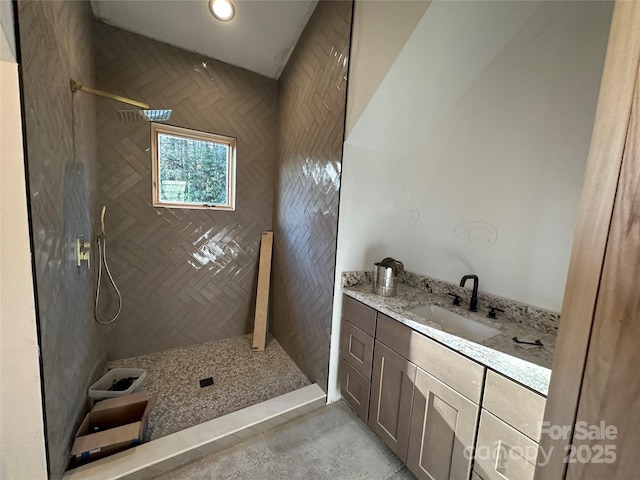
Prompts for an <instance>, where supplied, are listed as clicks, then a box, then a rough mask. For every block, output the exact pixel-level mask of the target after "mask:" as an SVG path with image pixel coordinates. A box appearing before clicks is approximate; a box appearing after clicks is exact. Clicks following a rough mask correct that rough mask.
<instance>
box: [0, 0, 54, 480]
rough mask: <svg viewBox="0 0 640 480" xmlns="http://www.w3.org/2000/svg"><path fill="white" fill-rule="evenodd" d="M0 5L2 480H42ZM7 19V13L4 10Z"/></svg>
mask: <svg viewBox="0 0 640 480" xmlns="http://www.w3.org/2000/svg"><path fill="white" fill-rule="evenodd" d="M5 3H8V2H6V1H5V0H2V1H1V2H0V9H1V12H0V14H1V15H2V16H0V22H1V23H2V35H0V43H2V44H3V45H0V47H1V48H0V50H1V51H2V54H3V56H2V60H0V138H1V144H2V148H0V182H1V183H0V478H2V479H7V480H23V479H29V480H39V479H45V478H47V466H46V457H45V446H44V428H43V417H42V399H41V396H40V370H39V365H38V343H37V337H36V323H35V305H34V293H33V283H32V277H31V259H30V251H29V229H28V225H27V205H26V195H25V191H26V187H25V171H24V160H23V154H22V125H21V120H20V118H21V117H20V97H19V90H18V65H17V64H16V63H15V50H14V46H13V45H14V44H13V24H12V21H11V18H10V16H9V17H7V10H6V9H5V7H6V5H5ZM9 14H10V10H9Z"/></svg>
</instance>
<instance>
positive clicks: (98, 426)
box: [71, 392, 155, 463]
mask: <svg viewBox="0 0 640 480" xmlns="http://www.w3.org/2000/svg"><path fill="white" fill-rule="evenodd" d="M154 403H155V395H152V394H150V393H149V392H138V393H132V394H130V395H123V396H121V397H116V398H110V399H108V400H102V401H100V402H98V403H96V404H95V405H94V406H93V408H92V409H91V411H90V412H89V413H87V415H86V416H85V417H84V420H83V422H82V424H81V425H80V428H79V429H78V432H77V433H76V439H75V441H74V442H73V447H72V448H71V457H72V459H73V460H74V461H75V462H76V463H85V462H87V461H92V460H97V459H98V458H102V457H106V456H108V455H112V454H114V453H117V452H121V451H122V450H126V449H127V448H131V447H135V446H136V445H139V444H140V443H142V436H143V434H144V429H145V427H146V425H147V418H148V416H149V411H151V409H152V408H153V405H154ZM93 432H95V433H93Z"/></svg>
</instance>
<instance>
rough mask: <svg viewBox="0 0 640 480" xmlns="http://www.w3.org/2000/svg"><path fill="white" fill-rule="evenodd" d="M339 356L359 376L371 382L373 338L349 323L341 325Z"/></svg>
mask: <svg viewBox="0 0 640 480" xmlns="http://www.w3.org/2000/svg"><path fill="white" fill-rule="evenodd" d="M341 342H342V346H341V348H340V351H341V356H342V358H343V359H344V360H346V361H347V362H349V363H350V364H351V366H352V367H353V368H355V369H356V370H357V371H358V372H360V374H362V375H363V376H364V377H366V378H367V380H371V362H372V361H373V337H372V336H370V335H367V334H366V333H364V332H363V331H362V330H360V329H359V328H358V327H354V326H353V325H351V324H350V323H349V322H343V323H342V338H341Z"/></svg>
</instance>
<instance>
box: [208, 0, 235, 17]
mask: <svg viewBox="0 0 640 480" xmlns="http://www.w3.org/2000/svg"><path fill="white" fill-rule="evenodd" d="M209 10H210V11H211V15H213V16H214V17H216V18H217V19H218V20H220V21H221V22H228V21H230V20H231V19H233V17H234V16H235V14H236V9H235V7H234V6H233V3H231V0H209Z"/></svg>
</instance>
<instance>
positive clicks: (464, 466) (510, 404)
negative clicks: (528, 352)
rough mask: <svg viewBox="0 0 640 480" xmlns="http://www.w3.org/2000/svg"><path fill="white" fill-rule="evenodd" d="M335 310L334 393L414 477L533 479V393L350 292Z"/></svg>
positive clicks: (537, 406)
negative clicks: (337, 387)
mask: <svg viewBox="0 0 640 480" xmlns="http://www.w3.org/2000/svg"><path fill="white" fill-rule="evenodd" d="M342 314H343V316H342V319H343V323H342V339H341V360H340V379H341V390H342V394H343V397H344V399H345V401H346V402H347V403H348V404H349V405H350V406H351V407H352V408H353V410H354V411H355V412H356V413H357V414H358V416H360V418H362V419H363V420H364V421H366V422H367V423H368V425H369V426H370V428H371V429H372V430H373V431H374V432H376V434H377V435H378V436H379V437H380V438H381V439H382V440H383V441H384V442H385V443H386V444H387V445H388V446H389V448H391V450H393V452H395V454H396V455H398V457H399V458H400V459H401V460H402V461H403V462H405V463H406V464H407V466H408V468H409V470H411V472H413V474H414V475H415V476H416V477H417V478H419V479H421V480H434V479H435V480H469V478H471V479H472V480H505V479H507V480H530V479H533V473H534V470H535V461H536V452H537V450H538V442H539V441H540V435H541V422H542V417H543V414H544V408H545V401H546V400H545V398H544V397H543V396H541V395H539V394H537V393H535V392H533V391H531V390H529V389H527V388H525V387H523V386H521V385H519V384H518V383H516V382H514V381H512V380H510V379H508V378H506V377H504V376H502V375H499V374H497V373H494V372H492V371H487V370H486V368H485V367H484V366H482V365H480V364H478V363H476V362H474V361H473V360H470V359H469V358H467V357H464V356H463V355H461V354H459V353H457V352H455V351H454V350H451V349H450V348H447V347H445V346H443V345H441V344H439V343H438V342H436V341H434V340H431V339H430V338H428V337H426V336H425V335H422V334H420V333H418V332H416V331H414V330H412V329H411V328H409V327H407V326H406V325H404V324H402V323H400V322H398V321H396V320H394V319H392V318H390V317H388V316H387V315H384V314H383V313H381V312H378V311H376V310H374V309H373V308H370V307H368V306H366V305H364V304H362V303H360V302H358V301H356V300H354V299H352V298H350V297H347V296H345V297H344V302H343V310H342ZM476 437H477V438H476ZM474 442H475V443H474ZM473 447H476V450H475V451H476V456H475V460H474V459H473V457H472V453H473V451H474V450H473ZM487 452H488V454H487ZM521 453H522V454H521ZM472 465H473V471H472Z"/></svg>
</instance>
